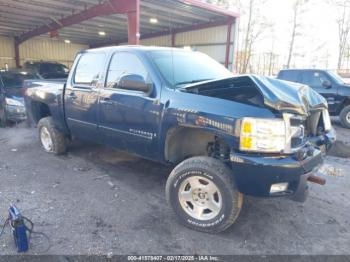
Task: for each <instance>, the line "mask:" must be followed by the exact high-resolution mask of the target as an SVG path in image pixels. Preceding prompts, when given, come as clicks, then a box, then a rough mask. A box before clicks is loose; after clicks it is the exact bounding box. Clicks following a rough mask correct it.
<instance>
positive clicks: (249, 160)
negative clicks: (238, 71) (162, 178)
mask: <svg viewBox="0 0 350 262" xmlns="http://www.w3.org/2000/svg"><path fill="white" fill-rule="evenodd" d="M25 84H26V86H27V87H28V90H27V97H26V100H27V103H26V104H27V105H28V108H27V111H28V112H29V113H30V114H31V115H32V117H33V119H34V121H35V122H36V123H37V126H38V130H39V138H40V141H41V144H42V146H43V148H44V149H45V150H46V151H47V152H50V153H55V154H62V153H64V152H65V151H66V148H67V143H68V142H69V140H70V139H71V138H72V137H77V138H80V139H85V140H89V141H93V142H97V143H101V144H105V145H108V146H112V147H114V148H117V149H121V150H125V151H127V152H130V153H133V154H137V155H139V156H141V157H143V158H146V159H150V160H154V161H158V162H161V163H164V164H167V165H173V166H174V169H173V171H172V172H171V174H170V176H169V178H168V181H167V185H166V196H167V200H168V202H169V204H170V205H171V206H172V208H173V209H174V211H175V213H176V214H177V216H178V218H179V220H180V221H181V222H182V223H183V224H185V225H186V226H188V227H190V228H192V229H196V230H200V231H205V232H213V233H214V232H220V231H223V230H225V229H226V228H228V227H229V226H230V225H232V224H233V223H234V221H235V220H236V218H237V217H238V215H239V213H240V210H241V208H242V204H243V195H251V196H256V197H278V196H288V197H290V198H292V199H294V200H299V201H304V200H305V198H306V195H307V192H308V187H307V182H308V181H311V182H316V183H319V184H324V182H325V181H324V179H323V178H321V177H319V176H317V175H316V171H317V169H318V168H319V166H320V165H321V164H322V162H323V156H324V152H325V151H326V150H327V149H328V148H329V147H330V146H331V144H332V142H333V141H334V139H335V134H334V131H333V129H332V126H331V123H330V119H329V114H328V110H327V102H326V101H325V99H324V98H323V97H322V96H320V95H319V94H317V93H316V92H314V91H313V90H312V89H310V88H309V87H308V86H304V85H299V84H293V83H288V82H284V81H279V80H276V79H270V78H265V77H259V76H255V75H246V76H238V77H234V76H233V75H232V73H230V72H229V71H228V70H227V69H225V68H224V67H223V66H222V65H221V64H219V63H217V62H216V61H214V60H213V59H211V58H209V57H208V56H206V55H204V54H202V53H200V52H192V51H187V50H182V49H173V48H160V47H141V46H135V47H132V46H120V47H108V48H100V49H92V50H86V51H82V52H80V53H79V54H78V55H77V56H76V59H75V62H74V65H73V67H72V70H71V71H70V74H69V77H68V79H67V80H62V81H61V80H55V81H45V80H33V81H26V83H25ZM145 172H147V171H146V170H145Z"/></svg>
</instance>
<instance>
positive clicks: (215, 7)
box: [177, 0, 239, 18]
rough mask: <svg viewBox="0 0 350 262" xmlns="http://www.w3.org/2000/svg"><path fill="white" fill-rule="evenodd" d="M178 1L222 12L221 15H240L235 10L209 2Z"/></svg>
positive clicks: (218, 12) (236, 16) (214, 11)
mask: <svg viewBox="0 0 350 262" xmlns="http://www.w3.org/2000/svg"><path fill="white" fill-rule="evenodd" d="M177 1H178V2H181V3H183V4H185V5H189V6H194V7H197V8H201V9H204V10H207V11H211V12H213V13H217V14H221V15H225V16H229V17H234V18H238V17H239V13H236V12H233V11H228V10H225V9H223V8H222V7H219V6H216V5H213V4H208V3H205V2H202V1H199V0H177Z"/></svg>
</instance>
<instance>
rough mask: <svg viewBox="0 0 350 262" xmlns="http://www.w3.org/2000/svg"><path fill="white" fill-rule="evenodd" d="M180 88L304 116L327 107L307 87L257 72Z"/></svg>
mask: <svg viewBox="0 0 350 262" xmlns="http://www.w3.org/2000/svg"><path fill="white" fill-rule="evenodd" d="M182 90H183V91H185V92H190V93H196V94H199V95H206V96H211V97H217V98H222V99H227V100H232V101H236V102H243V103H244V102H245V101H246V102H247V103H248V104H254V105H257V106H266V107H268V108H272V109H274V110H277V111H283V112H289V113H295V114H299V115H305V116H307V115H309V114H310V113H311V112H312V111H315V110H320V109H327V108H328V106H327V102H326V100H325V99H324V98H323V97H322V96H321V95H319V94H318V93H317V92H315V91H314V90H312V89H311V88H310V87H309V86H306V85H301V84H297V83H292V82H287V81H281V80H277V79H273V78H270V77H264V76H257V75H243V76H237V77H231V78H225V79H219V80H210V81H206V82H201V83H196V84H191V85H187V86H185V87H183V88H182ZM259 94H260V97H258V96H259Z"/></svg>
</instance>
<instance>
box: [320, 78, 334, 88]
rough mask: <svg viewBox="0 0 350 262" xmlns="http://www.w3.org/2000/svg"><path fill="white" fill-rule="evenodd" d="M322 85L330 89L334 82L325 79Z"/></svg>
mask: <svg viewBox="0 0 350 262" xmlns="http://www.w3.org/2000/svg"><path fill="white" fill-rule="evenodd" d="M322 86H323V87H324V88H326V89H329V88H331V87H332V83H331V82H330V81H329V80H324V81H323V82H322Z"/></svg>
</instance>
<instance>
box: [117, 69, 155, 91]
mask: <svg viewBox="0 0 350 262" xmlns="http://www.w3.org/2000/svg"><path fill="white" fill-rule="evenodd" d="M114 87H115V88H120V89H125V90H131V91H141V92H144V93H146V94H149V93H151V92H152V84H148V83H146V81H145V79H144V78H143V76H141V75H137V74H127V75H123V76H122V77H120V79H119V81H118V82H117V83H116V84H115V86H114Z"/></svg>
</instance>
